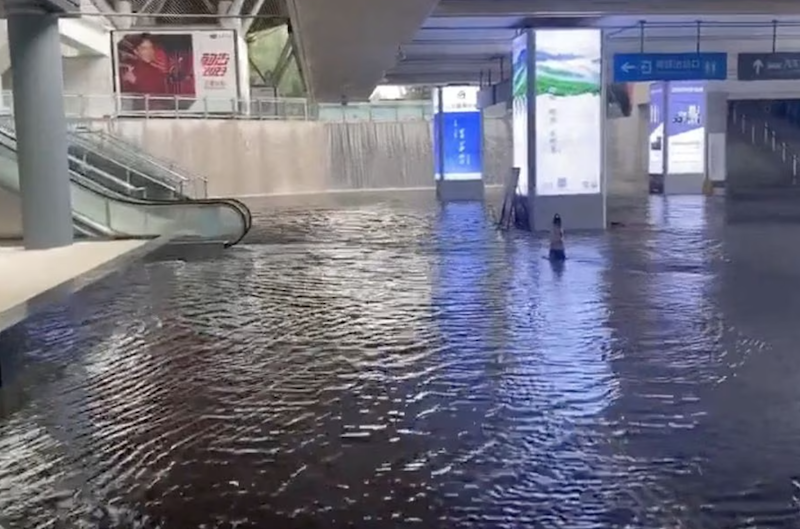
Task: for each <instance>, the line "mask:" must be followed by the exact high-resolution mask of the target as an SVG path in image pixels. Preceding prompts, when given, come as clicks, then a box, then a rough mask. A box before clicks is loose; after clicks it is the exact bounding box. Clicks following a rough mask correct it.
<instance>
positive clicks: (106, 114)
mask: <svg viewBox="0 0 800 529" xmlns="http://www.w3.org/2000/svg"><path fill="white" fill-rule="evenodd" d="M13 103H14V98H13V94H12V92H11V91H3V92H2V94H1V95H0V112H4V113H10V112H12V109H13ZM64 109H65V112H66V114H67V117H68V118H70V119H71V120H87V121H91V120H97V119H110V118H125V117H132V118H148V119H149V118H154V119H156V118H169V119H182V118H183V119H240V120H280V121H286V120H290V121H294V120H299V121H330V122H337V123H348V122H364V121H373V122H389V121H392V122H394V121H420V120H430V119H431V118H432V116H433V104H432V103H431V102H430V101H424V100H420V101H380V102H375V103H369V102H364V103H350V104H348V105H339V104H326V103H322V104H313V103H311V102H309V101H308V100H307V99H305V98H282V97H253V98H250V99H242V98H219V97H202V98H197V97H186V96H138V95H126V94H65V95H64Z"/></svg>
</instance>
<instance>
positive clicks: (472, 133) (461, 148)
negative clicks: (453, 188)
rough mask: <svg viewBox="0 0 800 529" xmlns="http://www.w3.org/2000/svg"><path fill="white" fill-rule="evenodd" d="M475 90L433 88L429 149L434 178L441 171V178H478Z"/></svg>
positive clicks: (480, 136)
mask: <svg viewBox="0 0 800 529" xmlns="http://www.w3.org/2000/svg"><path fill="white" fill-rule="evenodd" d="M478 91H479V88H478V87H477V86H446V87H443V88H440V89H437V90H434V112H435V115H434V135H433V140H434V141H433V144H434V145H433V149H434V164H435V174H436V179H437V180H439V179H440V178H442V175H441V173H442V172H444V179H445V180H480V179H481V178H482V176H483V174H482V173H483V156H482V150H483V130H482V121H481V111H480V109H479V108H478ZM439 98H441V105H440V102H439ZM440 107H441V108H440ZM440 110H441V111H440ZM442 157H444V160H443V162H442V159H441V158H442Z"/></svg>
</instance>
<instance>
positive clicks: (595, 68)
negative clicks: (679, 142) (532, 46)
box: [535, 29, 605, 196]
mask: <svg viewBox="0 0 800 529" xmlns="http://www.w3.org/2000/svg"><path fill="white" fill-rule="evenodd" d="M535 39H536V40H535V43H536V63H535V64H536V194H537V195H540V196H541V195H581V194H594V193H600V192H601V187H600V183H601V178H602V146H603V141H602V115H603V112H605V106H604V101H603V99H602V75H601V71H602V69H601V59H602V35H601V31H600V30H597V29H563V30H562V29H553V30H549V29H548V30H537V31H536V33H535Z"/></svg>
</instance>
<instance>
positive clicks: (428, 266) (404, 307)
mask: <svg viewBox="0 0 800 529" xmlns="http://www.w3.org/2000/svg"><path fill="white" fill-rule="evenodd" d="M345 202H346V203H334V202H331V201H330V200H328V201H323V202H321V203H317V204H314V205H312V206H308V205H306V206H303V207H300V206H292V205H288V204H280V205H276V204H274V203H265V204H260V205H257V206H256V207H257V208H258V211H257V215H256V217H257V219H256V222H257V229H256V231H255V233H253V235H252V236H251V238H250V240H249V241H248V244H245V245H243V246H241V247H238V248H235V249H232V250H230V251H227V252H225V253H224V254H221V255H206V256H188V255H187V257H186V259H185V260H181V261H178V260H154V259H150V260H148V261H145V262H141V263H136V264H133V265H131V266H130V267H129V268H127V269H125V270H124V271H122V272H121V273H119V274H116V275H113V276H110V277H108V278H107V279H105V280H103V281H102V282H101V283H98V284H96V285H94V286H92V287H90V288H89V289H87V290H85V291H83V292H82V293H80V294H79V295H76V296H74V297H73V298H72V299H71V300H70V301H69V302H68V303H64V304H61V305H59V306H54V307H53V308H52V309H50V310H49V311H47V312H46V313H42V314H40V315H38V316H35V317H33V318H31V319H30V320H28V321H26V322H24V323H23V324H20V325H19V326H17V327H16V328H13V329H11V330H9V331H7V332H5V333H4V334H3V335H2V336H0V352H2V355H0V361H1V364H2V365H0V367H2V376H3V381H4V386H3V389H2V391H1V392H0V405H1V406H2V408H1V410H0V411H2V419H0V526H2V527H4V528H7V529H8V528H34V527H36V528H39V527H41V528H44V527H53V528H62V527H63V528H83V527H91V528H116V527H119V528H128V527H147V528H150V527H153V528H155V527H161V528H164V529H183V528H186V529H188V528H193V529H196V528H214V527H219V528H234V527H235V528H271V527H275V528H281V529H287V528H295V527H297V528H300V527H302V528H308V527H359V528H369V527H402V526H417V527H434V528H444V527H459V528H460V527H464V528H521V527H526V528H527V527H530V528H537V527H539V528H560V527H565V528H598V529H608V528H653V529H663V528H669V529H673V528H679V527H680V528H734V527H736V528H745V527H748V528H762V527H780V528H796V527H798V526H800V515H799V514H798V506H797V498H798V497H799V496H800V490H798V485H800V483H798V481H797V480H796V476H797V475H798V474H800V442H799V441H800V383H798V381H800V361H798V354H797V346H796V345H795V344H797V343H798V341H800V325H798V323H797V322H798V316H799V315H800V296H798V295H797V293H796V292H797V290H798V288H800V249H798V247H797V246H796V245H794V244H793V242H794V241H797V240H799V239H798V235H800V228H798V227H794V226H789V225H785V224H784V225H780V224H775V225H768V224H741V225H727V226H726V225H725V223H724V222H723V219H722V214H721V212H720V209H721V205H720V204H717V203H714V202H712V203H708V204H707V203H706V202H705V201H703V200H702V199H670V200H669V201H666V202H665V201H664V200H662V199H653V200H652V201H650V202H649V203H645V202H641V204H638V205H637V204H633V205H632V206H631V207H628V208H625V209H624V210H622V209H617V210H616V211H618V213H616V215H617V220H621V221H623V222H624V223H625V225H624V226H621V227H618V228H615V229H613V230H610V231H609V232H608V233H606V234H589V235H584V234H577V233H570V232H569V219H568V218H565V219H564V220H565V225H566V229H567V251H568V255H569V260H568V261H567V263H566V264H565V265H564V266H563V268H554V267H552V266H551V264H550V263H549V262H548V261H546V260H545V259H543V255H544V254H545V247H544V246H543V242H542V241H539V240H537V239H535V238H533V237H531V236H530V235H529V234H523V233H504V232H498V231H496V230H495V229H494V228H493V225H492V221H491V215H490V214H489V213H488V212H487V211H486V210H485V209H484V208H483V207H482V206H479V205H473V204H463V205H455V204H454V205H449V206H447V207H444V208H439V207H437V206H436V205H435V204H434V203H433V202H432V201H431V200H429V199H414V200H410V199H409V200H402V199H399V198H395V199H387V198H386V197H385V196H384V197H380V196H378V197H375V196H372V197H366V198H362V199H359V200H355V199H353V200H347V201H345Z"/></svg>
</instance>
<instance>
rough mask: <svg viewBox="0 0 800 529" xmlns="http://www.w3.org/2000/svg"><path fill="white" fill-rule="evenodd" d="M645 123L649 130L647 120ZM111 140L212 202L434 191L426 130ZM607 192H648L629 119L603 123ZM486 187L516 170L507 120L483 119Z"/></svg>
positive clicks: (141, 124) (226, 128) (208, 127)
mask: <svg viewBox="0 0 800 529" xmlns="http://www.w3.org/2000/svg"><path fill="white" fill-rule="evenodd" d="M645 123H646V121H645ZM107 126H108V127H109V128H110V129H111V132H113V133H115V134H117V135H119V136H122V137H123V138H127V139H129V140H130V141H132V142H134V143H136V144H137V145H139V146H141V147H142V148H144V149H145V150H146V151H148V152H151V153H152V154H154V155H155V156H157V157H159V158H162V159H169V160H173V161H175V162H177V164H178V165H179V166H181V167H183V168H185V169H186V170H188V171H190V172H192V173H194V174H197V175H202V176H205V177H206V178H207V179H208V181H209V194H210V195H212V196H257V195H270V194H288V193H302V192H322V191H331V190H360V189H384V188H415V187H431V186H432V185H433V155H432V153H433V144H432V140H431V132H432V131H431V124H430V122H429V121H398V122H360V123H326V122H301V121H296V122H293V121H244V120H242V121H234V120H191V119H149V120H145V119H119V120H114V121H111V122H108V124H107ZM607 133H608V137H609V141H608V149H609V150H608V167H609V178H608V182H609V191H610V192H611V193H612V194H630V193H644V192H646V190H647V177H646V174H647V171H646V159H645V158H644V157H643V151H644V149H645V145H646V141H647V133H646V131H643V130H642V122H641V121H640V119H639V117H638V109H637V110H636V111H635V112H634V116H632V117H629V118H620V119H614V120H609V126H608V130H607ZM484 156H485V158H484V173H485V175H486V182H487V184H490V185H491V184H502V183H503V180H504V179H505V178H506V175H507V174H508V172H509V171H510V168H511V166H512V140H511V117H510V115H501V116H499V117H492V118H486V119H485V120H484Z"/></svg>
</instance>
